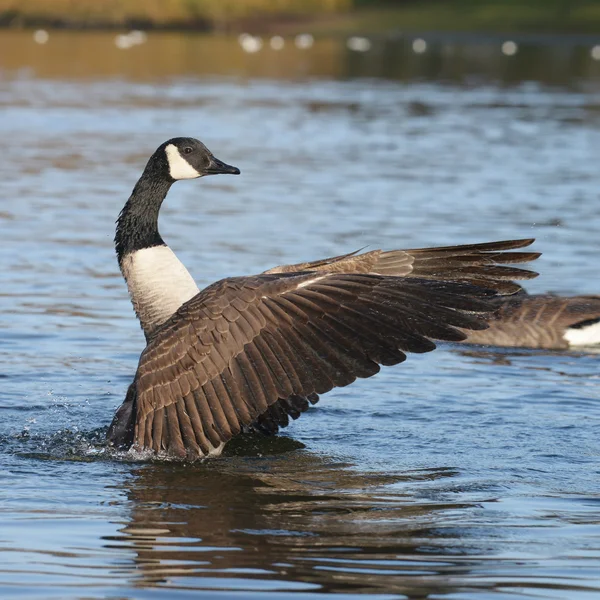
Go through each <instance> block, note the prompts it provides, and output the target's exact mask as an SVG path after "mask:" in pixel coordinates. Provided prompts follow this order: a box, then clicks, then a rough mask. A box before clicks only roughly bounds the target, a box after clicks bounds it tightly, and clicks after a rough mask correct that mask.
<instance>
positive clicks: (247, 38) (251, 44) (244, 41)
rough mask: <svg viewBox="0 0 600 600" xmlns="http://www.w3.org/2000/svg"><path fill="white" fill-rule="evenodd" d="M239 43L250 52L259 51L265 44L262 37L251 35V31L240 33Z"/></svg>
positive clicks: (244, 49) (245, 50)
mask: <svg viewBox="0 0 600 600" xmlns="http://www.w3.org/2000/svg"><path fill="white" fill-rule="evenodd" d="M238 43H239V44H240V46H241V47H242V50H243V51H244V52H247V53H248V54H254V53H255V52H258V51H259V50H260V49H261V48H262V46H263V41H262V39H261V38H260V37H258V36H254V35H250V34H249V33H242V34H240V35H239V36H238Z"/></svg>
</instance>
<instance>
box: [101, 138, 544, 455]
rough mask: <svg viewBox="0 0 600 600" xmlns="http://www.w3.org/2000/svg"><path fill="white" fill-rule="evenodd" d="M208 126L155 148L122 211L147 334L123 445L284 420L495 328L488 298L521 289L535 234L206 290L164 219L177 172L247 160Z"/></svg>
mask: <svg viewBox="0 0 600 600" xmlns="http://www.w3.org/2000/svg"><path fill="white" fill-rule="evenodd" d="M239 172H240V171H239V169H237V168H236V167H232V166H230V165H227V164H225V163H223V162H221V161H220V160H218V159H217V158H215V157H214V156H213V155H212V153H211V152H210V151H209V150H208V149H207V148H206V146H204V145H203V144H202V143H201V142H199V141H198V140H195V139H192V138H173V139H171V140H168V141H167V142H165V143H164V144H162V145H161V146H159V148H158V149H157V150H156V152H155V153H154V154H153V155H152V156H151V158H150V160H149V161H148V164H147V165H146V168H145V169H144V172H143V174H142V176H141V177H140V179H139V181H138V182H137V184H136V185H135V187H134V189H133V192H132V194H131V196H130V197H129V200H128V201H127V203H126V204H125V206H124V208H123V210H122V211H121V213H120V215H119V218H118V221H117V231H116V236H115V246H116V252H117V257H118V260H119V266H120V268H121V271H122V273H123V276H124V278H125V280H126V282H127V287H128V289H129V293H130V296H131V300H132V303H133V306H134V308H135V311H136V313H137V316H138V318H139V320H140V323H141V325H142V328H143V330H144V333H145V335H146V340H147V346H146V348H145V350H144V351H143V352H142V355H141V357H140V362H139V365H138V369H137V372H136V375H135V378H134V380H133V383H132V384H131V385H130V387H129V389H128V391H127V395H126V398H125V401H124V403H123V404H122V405H121V407H120V408H119V409H118V410H117V412H116V414H115V417H114V419H113V421H112V424H111V426H110V427H109V430H108V433H107V437H108V440H109V441H110V442H112V443H113V444H114V445H116V446H118V447H120V448H129V447H131V446H133V447H134V448H135V449H136V450H139V451H144V450H145V451H148V452H150V453H159V454H166V455H171V456H175V457H181V458H185V457H187V458H188V459H194V458H198V457H205V456H209V455H218V454H220V452H221V450H222V448H223V446H224V444H225V443H226V442H227V441H228V440H230V439H231V438H232V437H233V436H235V435H237V434H239V433H240V432H241V431H242V430H243V429H244V428H245V427H248V426H254V427H256V428H258V429H261V430H262V431H265V432H276V431H277V430H278V429H279V427H283V426H285V425H287V424H288V418H289V417H290V416H291V417H292V418H297V417H298V416H299V414H300V413H301V412H302V411H304V410H305V409H306V408H307V406H308V405H309V403H314V402H316V400H317V399H318V394H323V393H325V392H328V391H329V390H331V389H332V388H334V387H339V386H345V385H348V384H350V383H352V382H353V381H354V380H355V379H356V378H357V377H370V376H372V375H374V374H375V373H377V372H378V371H379V365H395V364H397V363H400V362H402V361H403V360H404V359H405V358H406V355H405V352H428V351H430V350H433V349H434V348H435V344H434V343H433V341H431V340H432V339H437V340H449V341H458V340H463V339H465V337H466V334H465V333H463V332H462V331H461V330H460V329H459V328H464V329H468V330H472V329H475V330H479V329H484V328H485V327H486V326H487V325H486V321H485V320H486V313H487V312H489V311H490V310H491V308H490V304H489V299H490V298H491V297H495V295H496V294H497V293H501V294H512V293H515V292H517V291H518V290H520V289H521V288H520V286H519V285H518V284H516V283H514V282H513V281H512V280H513V279H530V278H532V277H535V276H536V275H537V274H536V273H533V272H531V271H527V270H523V269H519V268H515V267H507V266H502V265H501V264H500V263H507V264H514V263H523V262H527V261H530V260H534V259H535V258H537V257H538V256H539V254H537V253H533V252H506V251H507V250H514V249H518V248H523V247H526V246H529V245H530V244H531V243H532V242H533V240H529V239H528V240H513V241H503V242H492V243H487V244H474V245H466V246H454V247H444V248H425V249H417V250H393V251H389V252H384V251H381V250H373V251H370V252H366V253H364V254H356V253H353V254H348V255H344V256H338V257H334V258H329V259H324V260H320V261H315V262H311V263H302V264H297V265H289V266H281V267H275V268H273V269H271V270H270V271H267V272H265V273H263V274H260V275H253V276H249V277H232V278H229V279H223V280H221V281H218V282H217V283H214V284H212V285H210V286H208V287H207V288H206V289H204V290H202V291H199V290H198V287H197V286H196V284H195V283H194V281H193V279H192V277H191V276H190V274H189V273H188V271H187V270H186V268H185V267H184V266H183V265H182V264H181V263H180V262H179V260H178V259H177V258H176V256H175V254H174V253H173V252H172V251H171V250H170V249H169V247H168V246H167V245H166V244H165V243H164V241H163V239H162V238H161V236H160V234H159V232H158V213H159V210H160V207H161V204H162V202H163V200H164V199H165V197H166V195H167V193H168V191H169V188H170V187H171V185H172V184H173V183H174V182H175V181H177V180H179V179H194V178H197V177H202V176H204V175H214V174H217V173H230V174H236V175H237V174H239Z"/></svg>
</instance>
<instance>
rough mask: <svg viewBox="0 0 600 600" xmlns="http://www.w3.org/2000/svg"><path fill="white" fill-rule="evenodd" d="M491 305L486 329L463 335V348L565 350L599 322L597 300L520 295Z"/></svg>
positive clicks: (599, 311) (498, 299)
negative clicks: (490, 347)
mask: <svg viewBox="0 0 600 600" xmlns="http://www.w3.org/2000/svg"><path fill="white" fill-rule="evenodd" d="M493 302H494V305H495V306H496V310H495V312H494V314H493V316H492V318H491V319H490V322H489V325H490V326H489V328H488V329H486V330H485V331H468V332H466V333H467V335H468V337H467V339H466V340H465V341H464V343H465V344H483V345H491V346H512V347H520V348H544V349H548V350H566V349H568V348H569V347H572V346H574V345H575V344H573V342H574V340H575V338H577V337H581V336H577V332H582V331H583V330H584V329H585V328H586V327H589V326H591V325H594V324H596V323H599V322H600V296H571V297H564V296H554V295H551V294H541V295H531V296H529V295H527V294H525V293H523V294H517V295H515V296H511V297H509V298H497V299H495V300H494V301H493ZM569 338H570V339H569ZM596 343H598V342H596ZM579 345H584V344H579Z"/></svg>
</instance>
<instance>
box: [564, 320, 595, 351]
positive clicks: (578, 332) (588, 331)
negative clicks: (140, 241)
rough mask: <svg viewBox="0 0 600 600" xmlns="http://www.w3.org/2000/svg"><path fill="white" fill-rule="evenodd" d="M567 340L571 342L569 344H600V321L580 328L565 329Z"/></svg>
mask: <svg viewBox="0 0 600 600" xmlns="http://www.w3.org/2000/svg"><path fill="white" fill-rule="evenodd" d="M565 340H567V342H569V346H595V345H596V344H600V321H599V322H598V323H593V324H592V325H588V326H587V327H580V328H578V329H574V328H572V327H569V328H568V329H567V330H566V331H565Z"/></svg>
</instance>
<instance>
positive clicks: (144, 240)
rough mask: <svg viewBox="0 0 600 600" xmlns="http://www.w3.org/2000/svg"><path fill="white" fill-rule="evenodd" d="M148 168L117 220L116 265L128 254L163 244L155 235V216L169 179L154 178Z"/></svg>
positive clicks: (169, 182)
mask: <svg viewBox="0 0 600 600" xmlns="http://www.w3.org/2000/svg"><path fill="white" fill-rule="evenodd" d="M148 167H150V165H148ZM148 167H147V168H146V170H145V171H144V173H143V175H142V176H141V177H140V179H139V181H138V182H137V183H136V184H135V187H134V188H133V192H132V193H131V196H130V197H129V200H127V202H126V204H125V206H124V207H123V210H122V211H121V213H120V214H119V218H118V219H117V232H116V235H115V249H116V251H117V257H118V259H119V263H120V262H121V261H122V259H123V257H124V256H125V255H127V254H130V253H131V252H135V251H136V250H142V249H144V248H152V247H153V246H162V245H164V241H163V239H162V238H161V237H160V233H159V232H158V213H159V211H160V207H161V205H162V202H163V200H164V199H165V197H166V196H167V193H168V191H169V189H170V187H171V185H172V184H173V179H171V178H169V177H165V176H161V175H157V173H156V172H153V169H151V168H148Z"/></svg>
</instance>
